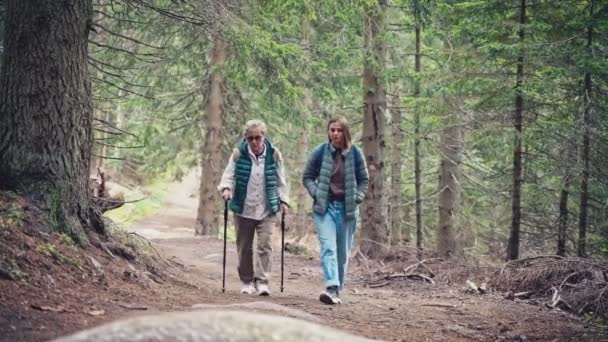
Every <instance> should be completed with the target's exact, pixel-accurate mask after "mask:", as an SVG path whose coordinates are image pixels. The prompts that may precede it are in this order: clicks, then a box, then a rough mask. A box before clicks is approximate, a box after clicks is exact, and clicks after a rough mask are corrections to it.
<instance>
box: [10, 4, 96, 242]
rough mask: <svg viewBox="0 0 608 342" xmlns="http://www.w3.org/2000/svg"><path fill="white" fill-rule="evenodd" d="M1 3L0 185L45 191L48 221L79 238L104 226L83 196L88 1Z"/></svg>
mask: <svg viewBox="0 0 608 342" xmlns="http://www.w3.org/2000/svg"><path fill="white" fill-rule="evenodd" d="M6 6H7V7H6V13H5V19H6V37H5V38H6V40H5V54H4V56H3V63H2V71H1V73H0V188H3V189H11V190H17V191H20V192H23V193H24V194H26V195H28V196H31V197H32V198H34V199H36V200H41V201H44V202H46V201H47V200H48V201H50V200H51V199H52V202H53V203H52V205H49V207H50V208H51V209H52V210H51V212H50V214H51V217H52V221H53V222H54V223H55V224H52V225H54V226H56V227H57V228H58V229H62V230H64V231H65V232H66V233H69V234H70V235H71V236H72V237H75V238H76V239H77V240H78V241H80V242H81V243H86V235H84V234H83V233H84V230H83V227H87V228H89V227H90V228H93V229H94V230H96V231H97V232H99V233H103V231H104V229H103V223H102V222H101V220H100V216H99V214H98V212H95V211H94V210H93V209H92V206H91V204H90V201H89V197H88V178H89V161H90V156H91V146H92V142H93V134H92V116H93V108H92V103H91V83H90V79H89V75H88V71H87V41H88V35H89V26H90V24H91V20H92V14H93V11H92V2H91V1H90V0H74V1H69V2H66V1H34V0H9V1H8V2H7V4H6ZM53 222H51V223H53Z"/></svg>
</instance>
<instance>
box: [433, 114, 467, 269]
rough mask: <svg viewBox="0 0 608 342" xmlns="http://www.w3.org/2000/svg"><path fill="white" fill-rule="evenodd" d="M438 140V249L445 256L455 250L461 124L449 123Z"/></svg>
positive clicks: (458, 200)
mask: <svg viewBox="0 0 608 342" xmlns="http://www.w3.org/2000/svg"><path fill="white" fill-rule="evenodd" d="M440 141H441V142H440V153H441V156H440V164H439V200H438V202H439V229H438V231H437V252H438V253H439V255H441V256H442V257H446V258H448V257H451V256H454V255H455V254H458V250H457V248H458V246H457V243H456V236H455V235H456V234H455V230H456V223H457V214H458V207H459V204H460V163H461V159H462V150H463V134H462V124H460V123H448V124H447V125H446V126H445V127H444V128H443V129H442V131H441V137H440Z"/></svg>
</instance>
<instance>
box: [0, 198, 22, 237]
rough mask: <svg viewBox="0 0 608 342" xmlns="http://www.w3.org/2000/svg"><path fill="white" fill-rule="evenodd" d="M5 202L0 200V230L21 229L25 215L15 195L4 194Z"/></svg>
mask: <svg viewBox="0 0 608 342" xmlns="http://www.w3.org/2000/svg"><path fill="white" fill-rule="evenodd" d="M4 195H5V196H6V197H7V200H6V201H5V200H3V199H0V229H20V228H22V227H23V220H24V218H25V213H24V212H23V209H22V208H21V205H19V204H18V202H17V200H18V199H19V197H18V196H17V195H16V194H13V193H10V192H6V193H4Z"/></svg>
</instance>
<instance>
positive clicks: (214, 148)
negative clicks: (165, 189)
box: [194, 35, 228, 236]
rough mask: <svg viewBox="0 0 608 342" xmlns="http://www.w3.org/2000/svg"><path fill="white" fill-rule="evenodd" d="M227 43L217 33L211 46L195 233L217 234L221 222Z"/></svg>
mask: <svg viewBox="0 0 608 342" xmlns="http://www.w3.org/2000/svg"><path fill="white" fill-rule="evenodd" d="M227 51H228V46H227V44H226V41H225V40H224V38H223V37H221V36H219V35H216V36H215V37H214V41H213V45H212V47H211V52H210V53H211V58H210V65H209V68H210V70H211V74H210V76H209V88H208V89H209V90H208V92H209V93H208V95H207V108H206V110H205V113H204V115H203V116H202V120H201V121H202V123H201V126H203V127H204V128H203V130H204V137H203V142H202V146H201V184H200V191H199V203H198V213H197V217H196V224H195V231H194V234H195V235H210V236H217V234H218V231H219V225H220V220H219V218H220V215H219V213H220V206H219V205H218V204H219V203H220V201H218V199H219V198H220V197H219V196H218V193H217V189H216V187H217V184H219V182H220V178H221V173H222V170H223V166H224V165H223V164H222V142H223V141H224V128H223V127H224V99H225V97H226V85H225V80H224V74H223V71H222V66H223V65H224V62H225V61H226V56H227Z"/></svg>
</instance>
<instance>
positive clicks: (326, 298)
mask: <svg viewBox="0 0 608 342" xmlns="http://www.w3.org/2000/svg"><path fill="white" fill-rule="evenodd" d="M319 300H320V301H321V302H322V303H324V304H328V305H334V304H340V303H342V301H341V300H340V292H339V291H338V287H337V286H330V287H328V288H326V289H325V292H323V293H321V295H320V296H319Z"/></svg>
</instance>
